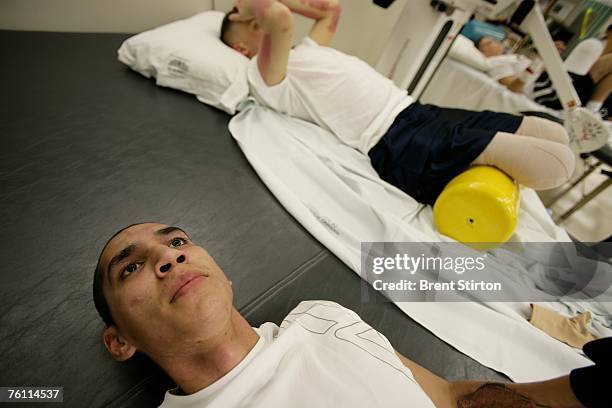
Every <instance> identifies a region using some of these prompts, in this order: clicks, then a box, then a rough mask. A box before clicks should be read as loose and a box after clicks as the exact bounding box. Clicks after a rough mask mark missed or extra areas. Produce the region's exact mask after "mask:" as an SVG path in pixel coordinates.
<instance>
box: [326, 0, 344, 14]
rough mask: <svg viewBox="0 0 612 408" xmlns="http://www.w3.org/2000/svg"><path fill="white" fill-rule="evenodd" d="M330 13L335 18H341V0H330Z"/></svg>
mask: <svg viewBox="0 0 612 408" xmlns="http://www.w3.org/2000/svg"><path fill="white" fill-rule="evenodd" d="M328 4H329V8H328V13H329V14H331V15H332V16H333V17H334V18H340V15H341V14H342V3H341V1H340V0H329V3H328Z"/></svg>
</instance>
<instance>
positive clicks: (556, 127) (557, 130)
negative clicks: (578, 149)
mask: <svg viewBox="0 0 612 408" xmlns="http://www.w3.org/2000/svg"><path fill="white" fill-rule="evenodd" d="M544 120H545V121H546V125H545V126H546V129H547V132H549V133H550V134H551V135H554V137H555V141H557V142H558V143H562V144H564V145H569V141H570V139H569V134H568V133H567V130H566V129H565V127H564V126H563V125H562V124H560V123H557V122H553V121H551V120H546V119H544ZM572 157H573V156H572Z"/></svg>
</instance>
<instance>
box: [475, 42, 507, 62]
mask: <svg viewBox="0 0 612 408" xmlns="http://www.w3.org/2000/svg"><path fill="white" fill-rule="evenodd" d="M478 49H479V50H480V52H482V53H483V54H484V55H485V56H487V57H497V56H499V55H502V54H503V53H504V46H503V45H502V43H501V42H500V41H498V40H496V39H495V38H491V37H484V38H483V39H481V40H480V41H479V42H478Z"/></svg>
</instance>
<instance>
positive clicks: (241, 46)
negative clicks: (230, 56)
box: [233, 42, 250, 58]
mask: <svg viewBox="0 0 612 408" xmlns="http://www.w3.org/2000/svg"><path fill="white" fill-rule="evenodd" d="M233 48H234V50H236V51H238V52H239V53H241V54H242V55H244V56H245V57H247V58H250V57H249V49H248V47H247V46H246V45H245V44H244V43H242V42H239V43H236V44H234V47H233Z"/></svg>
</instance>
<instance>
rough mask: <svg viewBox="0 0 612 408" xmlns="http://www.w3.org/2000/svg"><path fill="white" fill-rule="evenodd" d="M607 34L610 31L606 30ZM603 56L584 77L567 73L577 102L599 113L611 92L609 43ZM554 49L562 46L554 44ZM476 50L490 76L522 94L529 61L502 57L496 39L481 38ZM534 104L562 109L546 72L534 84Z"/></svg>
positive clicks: (515, 56) (515, 55)
mask: <svg viewBox="0 0 612 408" xmlns="http://www.w3.org/2000/svg"><path fill="white" fill-rule="evenodd" d="M609 32H610V30H609ZM607 42H608V45H606V47H605V48H604V51H603V53H602V55H601V56H600V57H599V58H598V59H597V61H596V62H595V64H593V66H592V67H591V69H590V70H589V72H588V73H587V74H586V75H578V74H574V73H571V72H570V73H569V75H570V77H571V79H572V82H573V85H574V88H575V89H576V92H577V93H578V97H579V98H580V102H581V103H582V104H583V105H585V107H586V108H587V109H590V110H591V111H593V112H598V111H599V110H600V109H601V107H602V105H603V103H604V102H605V101H606V99H608V97H609V96H610V93H611V92H612V41H607ZM557 45H558V46H557V48H560V47H562V44H557ZM476 46H477V47H478V49H479V50H480V51H481V52H482V53H483V54H484V55H485V56H486V57H488V59H489V63H490V65H491V68H490V70H489V75H491V77H492V78H494V79H497V80H498V81H499V82H500V83H501V84H503V85H505V86H506V87H507V88H508V89H510V90H511V91H514V92H523V90H524V89H523V88H524V85H525V83H524V75H523V74H524V72H525V70H526V69H527V68H528V67H529V65H530V64H531V61H530V60H529V59H528V58H526V57H524V56H522V55H518V54H504V46H503V45H502V43H501V42H500V41H499V40H497V39H496V38H492V37H487V36H485V37H482V38H481V39H480V40H478V42H477V43H476ZM534 93H535V95H534V96H535V100H536V102H538V103H540V104H542V105H544V106H547V107H549V108H551V109H557V110H560V109H562V108H563V107H562V105H561V103H560V101H559V99H558V97H557V95H556V91H555V90H554V88H553V86H552V83H551V81H550V79H549V78H548V75H547V74H546V73H544V74H542V75H541V76H540V77H539V78H538V79H537V81H536V84H535V88H534Z"/></svg>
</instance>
